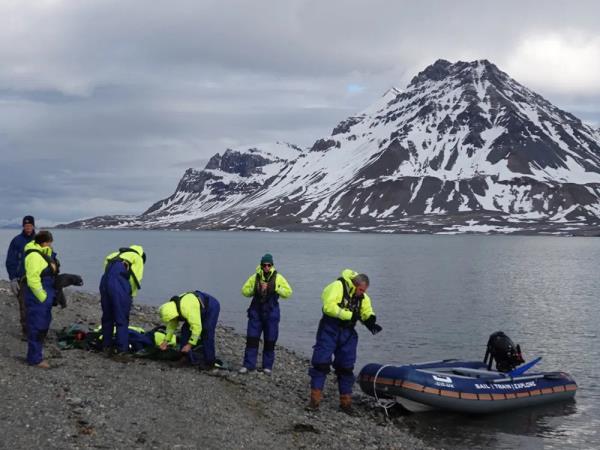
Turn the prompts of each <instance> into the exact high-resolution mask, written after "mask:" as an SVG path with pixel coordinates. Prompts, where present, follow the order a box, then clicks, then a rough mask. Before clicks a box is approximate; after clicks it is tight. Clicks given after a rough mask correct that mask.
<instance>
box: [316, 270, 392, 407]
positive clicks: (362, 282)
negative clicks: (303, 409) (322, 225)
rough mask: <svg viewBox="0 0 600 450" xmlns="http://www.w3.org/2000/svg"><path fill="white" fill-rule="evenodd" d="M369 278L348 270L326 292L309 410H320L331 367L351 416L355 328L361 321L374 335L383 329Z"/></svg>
mask: <svg viewBox="0 0 600 450" xmlns="http://www.w3.org/2000/svg"><path fill="white" fill-rule="evenodd" d="M368 288H369V277H368V276H367V275H365V274H362V273H361V274H359V273H357V272H355V271H353V270H350V269H345V270H343V271H342V274H341V277H340V278H338V279H337V280H335V281H334V282H332V283H330V284H329V285H327V286H326V287H325V289H323V293H322V294H321V299H322V300H323V317H322V318H321V321H320V322H319V328H318V330H317V339H316V340H317V342H316V344H315V346H314V347H313V349H314V350H313V355H312V359H311V365H312V366H311V368H310V369H309V371H308V373H309V375H310V378H311V380H310V387H311V391H310V403H309V404H308V406H307V409H309V410H312V411H316V410H318V409H319V405H320V403H321V397H322V392H323V388H324V387H325V379H326V378H327V374H328V373H329V371H330V366H331V365H332V356H333V357H334V360H333V367H334V369H335V373H336V375H337V379H338V389H339V393H340V409H341V410H342V411H344V412H346V413H348V414H353V410H352V386H353V385H354V380H355V378H354V373H353V370H354V363H355V362H356V346H357V345H358V334H357V333H356V330H355V329H354V328H355V326H356V322H357V321H358V320H360V321H361V322H362V323H363V324H364V325H365V326H366V327H367V328H368V329H369V331H370V332H371V333H372V334H377V333H379V332H380V331H381V330H382V327H381V326H380V325H378V324H377V323H376V320H377V318H376V317H375V313H374V312H373V308H372V306H371V299H370V298H369V296H368V295H367V289H368Z"/></svg>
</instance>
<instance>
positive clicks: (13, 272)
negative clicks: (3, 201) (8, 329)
mask: <svg viewBox="0 0 600 450" xmlns="http://www.w3.org/2000/svg"><path fill="white" fill-rule="evenodd" d="M22 225H23V231H21V233H20V234H18V235H17V236H15V237H14V238H13V239H12V241H10V245H9V246H8V251H7V252H6V272H7V273H8V279H9V280H10V290H11V291H12V293H13V294H14V295H15V297H17V299H18V301H19V317H20V321H21V331H22V332H23V336H24V337H27V324H26V317H27V313H26V306H25V299H24V297H23V296H22V295H19V291H20V289H21V286H20V281H21V278H23V275H25V265H24V261H25V246H26V245H27V244H29V243H30V242H31V241H32V240H33V237H34V236H35V219H34V218H33V216H25V217H23V222H22Z"/></svg>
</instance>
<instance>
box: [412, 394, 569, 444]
mask: <svg viewBox="0 0 600 450" xmlns="http://www.w3.org/2000/svg"><path fill="white" fill-rule="evenodd" d="M575 414H577V407H576V402H575V401H574V400H569V401H566V402H560V403H554V404H549V405H546V406H535V407H531V408H525V409H521V410H515V411H513V412H505V413H501V414H492V415H489V416H466V415H461V414H454V413H442V412H438V411H431V412H427V413H420V414H410V415H408V416H406V417H404V418H403V420H402V423H403V424H406V425H408V426H409V427H410V429H411V430H413V431H414V433H415V434H416V435H418V436H419V437H421V438H422V439H423V440H424V441H425V442H427V443H429V444H431V445H432V446H434V447H446V448H456V449H463V448H464V449H472V448H482V447H483V448H485V447H488V448H497V449H514V448H516V447H517V446H518V447H524V448H531V449H534V448H550V447H549V446H548V441H550V442H553V441H556V442H560V445H558V447H557V448H569V447H571V444H569V441H570V437H571V431H570V430H569V429H568V428H563V427H562V426H561V424H562V423H564V421H565V418H566V417H567V416H572V415H575ZM537 438H545V439H543V440H540V439H537ZM571 448H580V447H579V446H578V444H577V443H575V444H574V445H573V446H572V447H571Z"/></svg>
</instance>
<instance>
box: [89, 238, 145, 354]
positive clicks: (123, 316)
mask: <svg viewBox="0 0 600 450" xmlns="http://www.w3.org/2000/svg"><path fill="white" fill-rule="evenodd" d="M145 263H146V254H145V253H144V249H143V248H142V247H141V246H140V245H131V246H130V247H124V248H120V249H119V251H117V252H112V253H110V254H109V255H108V256H107V257H106V259H105V260H104V274H103V275H102V278H101V280H100V304H101V305H102V341H103V346H104V350H105V351H106V352H107V353H110V354H112V353H113V352H114V349H113V342H116V353H117V355H119V356H120V355H126V354H127V353H128V352H129V342H128V332H127V328H128V327H129V311H130V310H131V304H132V302H133V298H134V297H135V296H136V295H137V292H138V290H139V289H141V285H140V283H141V282H142V278H143V277H144V264H145ZM113 327H116V333H115V338H114V339H113V333H112V330H113Z"/></svg>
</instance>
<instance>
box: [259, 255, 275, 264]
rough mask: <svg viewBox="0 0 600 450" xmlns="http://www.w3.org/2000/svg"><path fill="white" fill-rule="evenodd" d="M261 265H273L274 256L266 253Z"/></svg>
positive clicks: (261, 259)
mask: <svg viewBox="0 0 600 450" xmlns="http://www.w3.org/2000/svg"><path fill="white" fill-rule="evenodd" d="M260 263H261V264H265V263H266V264H271V265H273V255H271V254H270V253H265V254H264V255H263V257H262V258H260Z"/></svg>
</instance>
